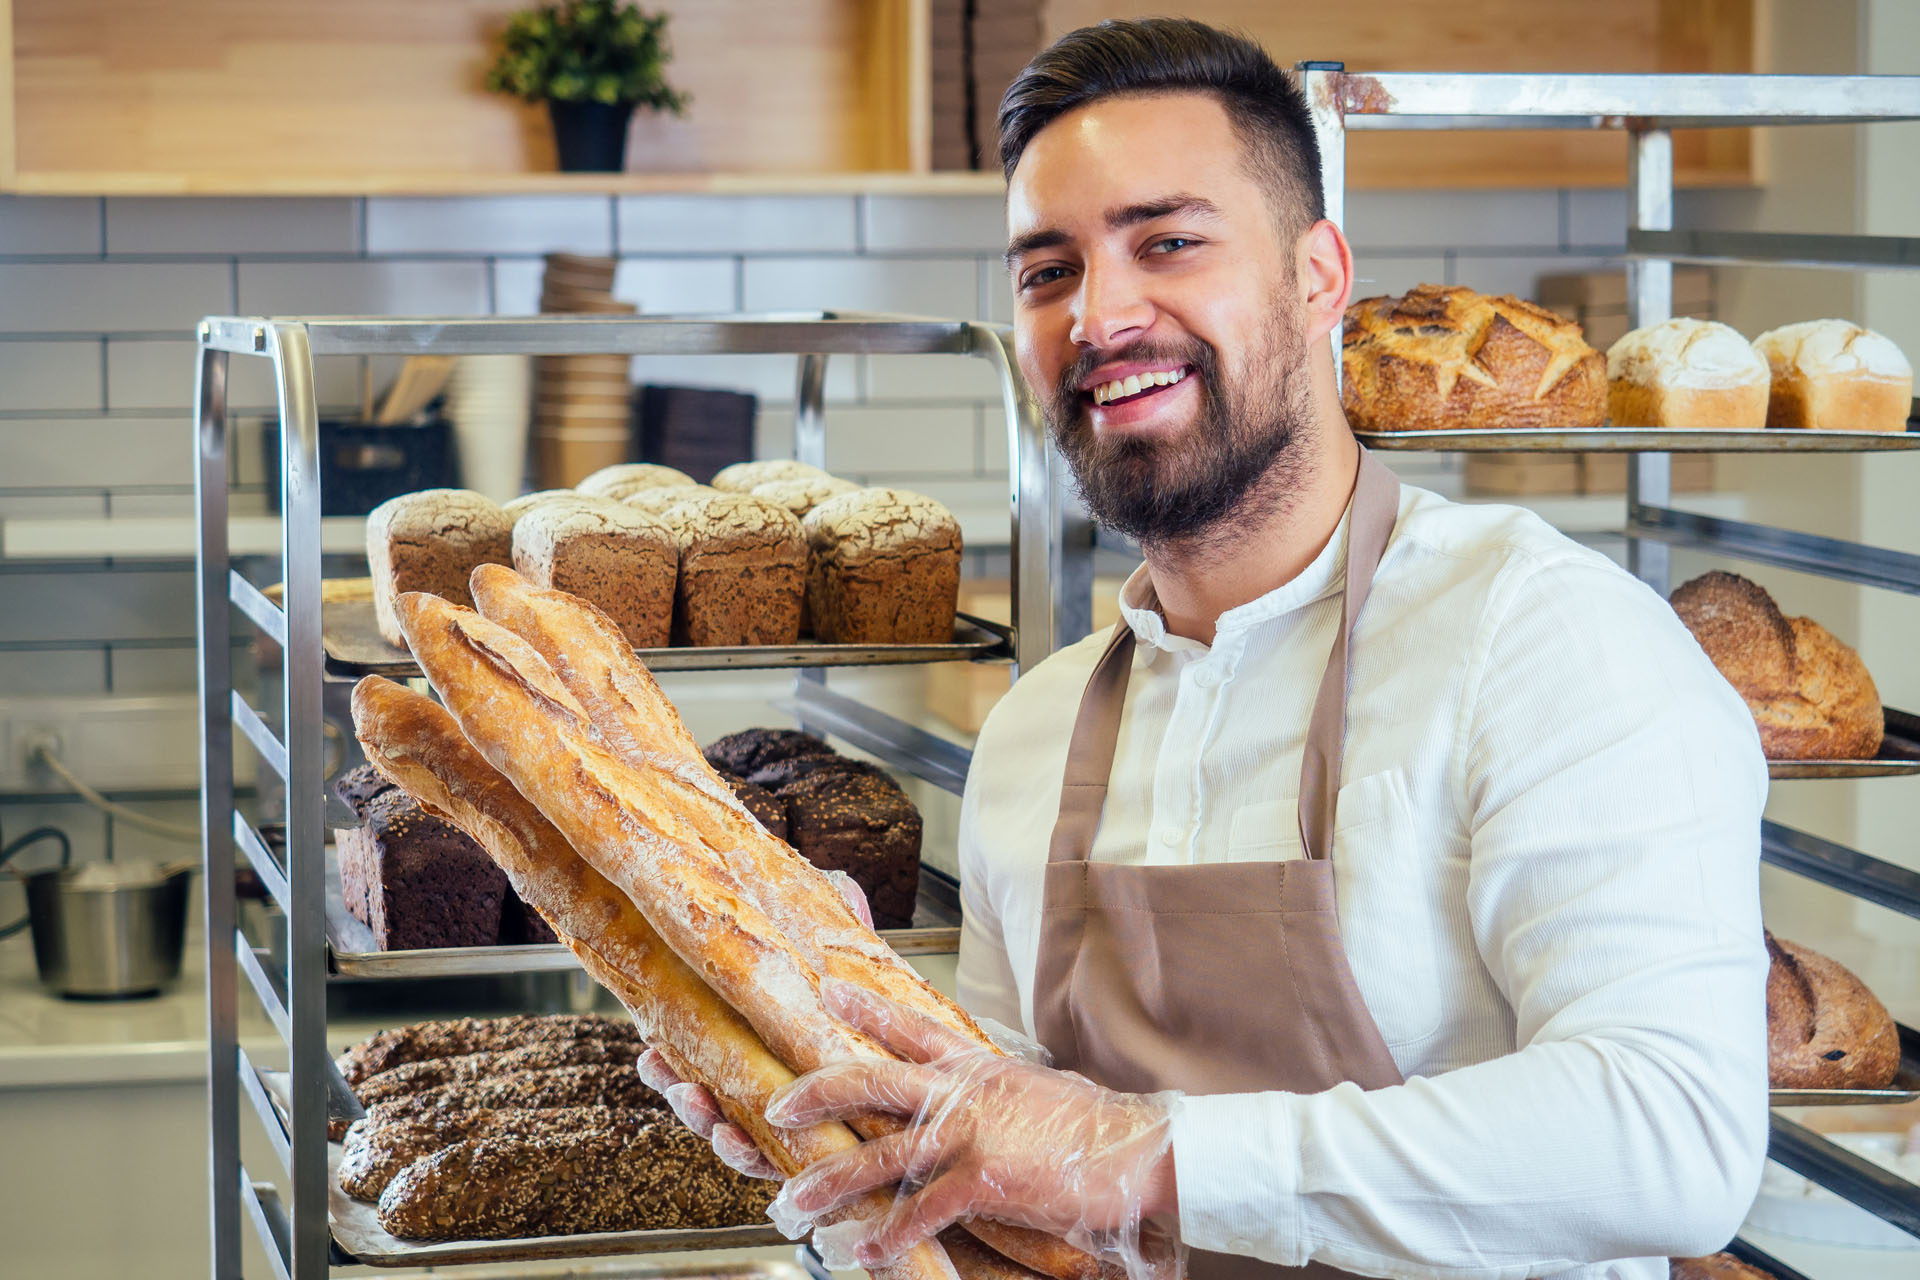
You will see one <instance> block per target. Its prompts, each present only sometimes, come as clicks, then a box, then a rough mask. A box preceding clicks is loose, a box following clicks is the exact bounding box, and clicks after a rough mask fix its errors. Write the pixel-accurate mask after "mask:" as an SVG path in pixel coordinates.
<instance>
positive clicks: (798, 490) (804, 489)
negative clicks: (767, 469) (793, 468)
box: [753, 476, 860, 516]
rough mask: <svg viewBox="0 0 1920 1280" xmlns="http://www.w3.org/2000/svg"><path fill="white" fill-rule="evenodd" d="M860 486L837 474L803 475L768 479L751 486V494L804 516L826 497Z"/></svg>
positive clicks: (835, 495) (838, 494) (848, 491)
mask: <svg viewBox="0 0 1920 1280" xmlns="http://www.w3.org/2000/svg"><path fill="white" fill-rule="evenodd" d="M859 487H860V486H859V485H857V484H855V483H854V482H853V481H851V480H842V479H841V478H840V477H839V476H803V477H801V478H799V479H796V480H769V481H767V482H766V483H765V484H757V485H755V486H753V496H754V497H756V498H765V499H766V500H767V501H768V502H777V503H779V504H780V505H781V506H783V507H785V508H786V509H787V510H789V511H791V512H793V514H795V515H796V516H804V515H806V514H807V512H809V511H811V510H813V509H814V508H815V507H817V506H819V505H820V504H821V503H823V502H825V501H826V500H827V499H828V498H835V497H838V496H840V495H841V494H843V493H852V492H853V491H854V490H856V489H858V488H859Z"/></svg>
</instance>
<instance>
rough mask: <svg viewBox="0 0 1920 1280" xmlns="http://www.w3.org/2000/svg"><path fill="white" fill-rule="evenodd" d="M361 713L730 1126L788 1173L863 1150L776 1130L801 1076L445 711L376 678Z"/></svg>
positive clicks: (426, 797)
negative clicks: (779, 1101) (782, 1099)
mask: <svg viewBox="0 0 1920 1280" xmlns="http://www.w3.org/2000/svg"><path fill="white" fill-rule="evenodd" d="M353 718H354V727H355V731H356V734H357V736H358V737H359V739H360V741H361V744H362V745H363V746H364V747H365V748H366V753H367V758H368V759H369V760H372V761H374V762H375V765H376V767H377V768H378V769H380V771H381V772H382V773H383V774H384V775H386V776H387V777H389V778H391V779H392V780H393V781H394V783H395V784H396V785H398V786H401V787H405V788H406V789H407V790H409V791H410V792H412V793H413V794H414V795H415V796H416V797H417V798H418V799H419V800H420V802H421V804H423V805H424V806H426V807H428V808H429V809H433V810H435V811H437V812H440V813H442V814H443V815H444V816H446V817H447V819H448V820H449V821H451V822H453V823H455V824H456V825H458V826H460V827H462V828H463V829H464V830H466V831H467V833H468V834H470V835H472V836H473V837H474V839H475V840H477V841H478V842H479V843H480V845H481V847H482V848H484V849H486V850H487V852H488V853H489V854H490V855H492V856H493V858H494V859H495V860H496V861H497V862H498V863H499V864H500V867H501V869H502V870H503V871H505V872H506V874H507V879H508V880H509V881H510V882H511V883H512V885H513V887H514V891H515V892H516V893H518V894H519V895H520V896H521V897H522V898H523V899H525V900H526V901H527V902H528V903H530V904H532V906H533V907H534V909H535V910H536V911H538V912H539V913H540V914H541V916H542V917H543V918H544V919H546V921H547V922H548V923H549V924H550V925H552V926H553V929H554V932H555V933H556V934H558V935H559V936H560V938H561V940H562V941H563V942H564V943H565V944H566V945H567V947H568V948H569V949H570V950H571V951H572V952H573V953H574V955H575V956H577V957H578V958H579V959H580V961H581V964H582V966H583V967H584V968H585V969H586V970H587V972H588V974H589V975H591V976H592V977H594V978H595V979H597V980H598V981H599V982H601V983H602V984H603V985H604V986H606V987H607V988H608V989H609V990H611V991H612V992H613V993H614V995H615V996H616V997H618V998H619V1000H620V1002H621V1003H622V1004H623V1005H625V1006H626V1007H627V1009H628V1011H629V1012H630V1013H631V1014H632V1015H633V1019H634V1021H635V1023H636V1024H637V1025H638V1026H639V1027H640V1028H641V1031H642V1034H643V1035H644V1036H645V1037H646V1038H647V1040H649V1041H650V1042H651V1043H652V1044H654V1045H655V1046H656V1047H657V1048H658V1049H659V1050H660V1052H661V1054H662V1055H663V1056H664V1057H666V1058H667V1060H668V1062H669V1064H670V1065H672V1067H673V1068H674V1070H675V1071H676V1072H678V1073H679V1074H680V1075H681V1077H682V1078H684V1079H687V1080H691V1081H695V1082H697V1083H699V1084H701V1085H703V1086H704V1087H706V1088H707V1089H708V1090H709V1091H711V1092H712V1093H713V1095H714V1097H715V1099H716V1100H717V1101H718V1102H719V1104H720V1106H721V1109H722V1110H723V1111H724V1112H725V1113H726V1115H727V1118H728V1119H729V1120H730V1121H732V1122H733V1123H735V1124H738V1125H740V1126H741V1127H742V1128H743V1129H745V1130H746V1131H747V1132H748V1133H749V1134H750V1135H751V1136H752V1137H753V1140H754V1142H755V1143H756V1144H758V1145H759V1147H760V1149H761V1150H762V1151H763V1152H765V1153H766V1154H767V1156H768V1158H769V1159H770V1160H772V1161H773V1163H774V1164H775V1166H776V1167H778V1168H779V1169H780V1171H781V1172H782V1173H783V1174H786V1175H788V1176H791V1175H792V1174H794V1173H797V1172H798V1171H799V1170H801V1169H803V1168H805V1167H806V1166H808V1165H810V1164H812V1163H813V1162H814V1161H816V1160H819V1159H822V1158H824V1157H826V1156H828V1155H832V1154H835V1153H836V1152H840V1151H846V1150H849V1149H851V1148H852V1147H853V1146H855V1145H856V1144H857V1142H858V1139H857V1138H855V1137H854V1135H853V1134H852V1132H851V1131H849V1130H848V1129H847V1128H846V1126H844V1125H840V1124H820V1125H814V1126H811V1127H810V1128H806V1129H800V1130H788V1129H778V1128H775V1127H774V1126H772V1125H769V1124H768V1123H767V1122H766V1120H765V1114H764V1113H765V1111H766V1102H767V1098H768V1097H769V1096H771V1094H772V1093H773V1091H774V1090H775V1089H778V1088H779V1087H781V1086H782V1085H784V1084H786V1083H787V1082H788V1081H790V1080H792V1079H793V1078H794V1075H793V1072H792V1071H791V1070H789V1069H788V1068H787V1067H786V1066H785V1065H784V1064H783V1063H782V1062H781V1061H780V1060H779V1059H778V1058H776V1057H775V1056H774V1055H773V1054H772V1053H770V1052H768V1050H767V1048H766V1046H765V1045H764V1044H763V1043H762V1042H761V1041H760V1039H759V1038H758V1037H757V1036H756V1035H755V1034H754V1032H753V1030H752V1028H751V1027H749V1026H748V1025H747V1023H746V1021H745V1020H744V1019H743V1018H741V1016H740V1015H739V1014H738V1013H736V1012H735V1011H734V1009H733V1008H732V1007H731V1006H729V1005H728V1004H727V1003H726V1002H725V1001H723V1000H722V999H720V997H719V996H717V995H716V994H715V993H714V992H713V990H712V988H710V987H709V986H708V985H707V984H706V983H705V982H704V981H703V980H702V979H701V978H700V976H699V975H698V974H697V973H695V972H694V971H693V969H691V968H690V967H689V966H688V965H687V964H686V963H685V962H683V961H682V960H681V959H680V957H679V956H677V955H675V954H674V952H673V951H672V950H671V949H670V948H669V947H668V946H667V945H666V943H665V942H664V941H663V940H662V939H661V937H660V935H659V934H658V933H657V932H655V930H654V929H653V927H652V926H651V925H650V924H648V923H647V920H646V918H645V917H644V916H643V915H642V914H641V913H640V912H639V911H638V910H637V909H636V908H635V907H634V905H633V903H632V902H631V901H630V900H629V899H628V898H627V897H626V896H625V895H624V894H622V893H621V892H620V890H619V889H618V888H616V887H615V886H614V885H613V884H612V883H611V882H610V881H608V880H607V879H606V877H604V876H602V875H601V874H600V873H599V872H598V871H596V870H595V869H594V868H593V867H592V866H590V865H588V863H587V862H586V861H585V860H584V859H583V858H581V857H580V856H579V855H578V854H577V853H575V851H574V849H573V848H572V847H571V846H570V845H569V844H568V843H567V839H566V837H565V836H564V835H563V834H562V833H561V832H560V831H559V829H557V828H556V827H555V826H554V824H553V823H552V822H550V821H548V820H547V819H546V818H545V817H544V816H542V815H541V813H540V811H539V810H538V809H536V808H535V807H534V806H533V804H531V803H530V802H529V801H528V800H527V799H526V798H524V797H523V796H522V795H521V794H520V793H519V791H517V790H516V789H515V788H514V786H513V784H512V783H511V782H509V781H508V780H507V779H506V778H505V777H503V776H502V775H501V774H500V773H498V772H497V771H495V770H494V769H493V767H492V766H491V765H489V764H488V763H487V762H486V760H485V759H484V758H482V756H481V754H480V753H479V752H478V751H476V750H475V749H474V748H473V746H472V745H470V744H469V743H468V742H467V740H466V739H465V738H464V737H462V736H461V733H460V730H459V727H458V726H457V725H456V723H455V722H454V718H453V717H452V716H451V715H449V714H448V713H447V711H446V710H445V709H444V708H442V707H440V706H439V705H437V704H436V703H434V702H433V701H432V700H431V699H428V698H426V697H423V696H421V695H420V694H417V693H414V692H413V691H411V690H409V689H406V688H404V687H402V686H400V685H397V684H395V683H393V682H392V681H390V680H384V679H381V678H380V677H378V676H368V677H367V678H366V679H364V680H362V681H361V682H360V683H359V685H358V686H356V687H355V689H354V691H353ZM887 1204H888V1197H886V1196H885V1195H884V1194H882V1193H875V1194H873V1195H871V1196H868V1197H866V1198H865V1199H863V1200H861V1201H859V1202H857V1203H856V1204H854V1205H852V1206H849V1207H848V1208H847V1209H846V1210H844V1211H843V1213H842V1215H835V1216H836V1217H838V1216H859V1217H862V1218H865V1217H869V1216H873V1215H876V1214H878V1213H880V1212H883V1211H884V1210H885V1209H886V1207H887ZM878 1274H880V1275H882V1276H883V1277H884V1278H885V1280H950V1278H951V1277H953V1276H954V1272H953V1269H952V1266H951V1264H949V1263H948V1262H947V1260H946V1256H945V1254H944V1253H943V1252H942V1251H941V1250H940V1249H939V1248H938V1246H935V1245H931V1244H928V1245H923V1246H921V1247H919V1248H918V1249H916V1250H914V1251H913V1252H912V1253H910V1254H909V1255H908V1256H907V1257H906V1258H904V1259H902V1260H901V1261H900V1262H898V1263H895V1264H894V1265H893V1266H890V1267H887V1268H883V1269H882V1270H881V1272H879V1273H878Z"/></svg>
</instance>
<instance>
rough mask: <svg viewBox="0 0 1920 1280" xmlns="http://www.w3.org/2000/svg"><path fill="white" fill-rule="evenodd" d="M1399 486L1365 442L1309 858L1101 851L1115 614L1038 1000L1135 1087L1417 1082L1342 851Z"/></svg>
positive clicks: (1309, 787)
mask: <svg viewBox="0 0 1920 1280" xmlns="http://www.w3.org/2000/svg"><path fill="white" fill-rule="evenodd" d="M1399 504H1400V483H1399V481H1398V480H1396V479H1395V478H1394V475H1393V473H1392V472H1390V471H1388V470H1387V468H1386V467H1385V466H1384V465H1382V464H1381V463H1380V462H1379V461H1377V460H1376V459H1375V458H1374V457H1373V455H1371V454H1369V453H1367V452H1366V451H1365V450H1362V451H1361V454H1360V473H1359V478H1358V480H1357V481H1356V482H1355V485H1354V494H1353V502H1352V507H1351V515H1350V516H1349V518H1348V533H1347V572H1346V591H1345V595H1344V597H1343V599H1342V602H1341V607H1340V630H1339V633H1338V635H1337V636H1336V637H1335V639H1334V642H1333V653H1332V657H1331V658H1330V659H1329V661H1328V663H1327V669H1326V673H1325V675H1324V676H1323V677H1322V678H1321V682H1320V691H1319V694H1318V696H1317V697H1316V698H1315V700H1314V704H1313V714H1312V718H1311V719H1310V720H1309V722H1308V727H1307V736H1306V745H1305V749H1304V751H1303V753H1302V758H1301V764H1300V802H1299V808H1300V841H1301V847H1302V848H1303V850H1304V851H1305V855H1306V856H1305V857H1304V858H1303V859H1299V860H1294V861H1287V862H1228V863H1209V864H1203V865H1197V866H1172V867H1169V866H1159V867H1146V866H1117V865H1113V864H1110V863H1099V862H1092V861H1090V860H1089V857H1088V855H1089V853H1090V851H1091V849H1092V847H1093V838H1094V833H1095V832H1096V831H1097V830H1098V829H1099V826H1100V809H1101V805H1102V802H1103V801H1104V800H1105V799H1106V794H1107V778H1108V775H1109V773H1110V772H1111V771H1112V768H1113V753H1114V744H1115V742H1116V741H1117V740H1118V738H1119V734H1120V718H1121V712H1122V709H1123V707H1124V706H1125V703H1126V693H1127V676H1128V673H1129V671H1130V670H1131V669H1132V666H1133V650H1134V638H1133V633H1132V632H1131V631H1130V630H1129V629H1128V628H1127V625H1126V623H1125V622H1124V621H1123V622H1121V623H1119V624H1118V625H1117V626H1115V628H1114V634H1113V642H1112V643H1111V644H1109V645H1108V646H1107V649H1106V652H1105V653H1104V654H1103V655H1102V656H1101V658H1100V661H1099V663H1098V665H1096V666H1095V667H1094V670H1093V675H1092V676H1091V677H1090V678H1089V679H1088V681H1087V690H1086V693H1085V695H1084V696H1083V697H1082V698H1081V701H1080V712H1079V715H1078V717H1077V719H1076V720H1075V722H1074V726H1073V738H1072V740H1071V745H1070V746H1069V748H1068V750H1067V766H1066V776H1065V779H1064V782H1063V784H1062V787H1061V793H1060V817H1059V820H1058V821H1057V822H1056V823H1055V825H1054V829H1053V841H1052V844H1051V847H1050V849H1049V851H1048V855H1047V870H1046V892H1045V895H1044V897H1043V899H1042V906H1041V921H1040V956H1039V963H1038V966H1037V968H1036V972H1035V977H1034V997H1033V1005H1034V1007H1033V1015H1034V1030H1035V1032H1036V1033H1037V1034H1038V1035H1039V1037H1040V1041H1041V1043H1043V1044H1045V1045H1046V1046H1047V1048H1048V1049H1050V1050H1051V1051H1052V1053H1053V1057H1054V1065H1056V1066H1059V1067H1062V1068H1066V1069H1068V1070H1072V1071H1078V1072H1080V1073H1081V1074H1082V1075H1085V1076H1087V1077H1089V1078H1091V1079H1093V1080H1095V1081H1098V1082H1099V1083H1101V1084H1104V1085H1106V1086H1107V1087H1109V1088H1112V1089H1120V1090H1123V1091H1126V1092H1129V1093H1145V1092H1150V1091H1152V1090H1156V1089H1180V1090H1184V1091H1185V1092H1187V1093H1194V1094H1208V1093H1251V1092H1259V1091H1264V1090H1286V1091H1288V1092H1292V1093H1319V1092H1321V1091H1322V1090H1325V1089H1330V1088H1332V1087H1333V1086H1334V1085H1336V1084H1340V1083H1342V1082H1343V1081H1348V1080H1351V1081H1354V1082H1355V1083H1357V1084H1358V1085H1359V1086H1360V1087H1361V1088H1363V1089H1378V1088H1382V1087H1384V1086H1387V1085H1395V1084H1399V1083H1401V1077H1400V1071H1399V1068H1398V1067H1396V1066H1395V1065H1394V1061H1393V1058H1392V1056H1391V1055H1390V1054H1389V1053H1388V1052H1387V1045H1386V1041H1385V1040H1384V1039H1382V1037H1381V1035H1380V1029H1379V1028H1378V1027H1376V1026H1375V1025H1374V1021H1373V1016H1372V1015H1371V1014H1370V1013H1368V1012H1367V1006H1366V1004H1365V1003H1364V1002H1363V1001H1362V1000H1361V998H1360V991H1359V989H1358V988H1357V987H1356V986H1355V985H1354V981H1353V972H1352V970H1351V969H1349V968H1348V966H1347V954H1346V950H1345V948H1344V947H1343V946H1342V945H1341V942H1340V922H1339V920H1338V919H1337V917H1336V916H1335V914H1334V895H1333V864H1332V863H1331V862H1330V861H1328V854H1329V853H1330V852H1331V849H1332V844H1333V827H1334V805H1335V802H1336V800H1337V798H1338V795H1339V791H1340V763H1341V747H1342V743H1343V741H1344V738H1345V732H1346V694H1347V665H1348V664H1347V650H1348V641H1349V639H1350V637H1351V635H1352V632H1353V624H1354V619H1355V618H1357V617H1358V616H1359V614H1360V609H1361V607H1362V606H1363V605H1364V604H1365V603H1366V599H1367V589H1368V587H1369V586H1371V584H1372V582H1373V572H1374V569H1375V568H1376V567H1377V566H1378V565H1379V563H1380V557H1381V556H1382V554H1384V552H1385V551H1386V546H1387V540H1388V538H1389V537H1390V536H1391V534H1392V532H1393V525H1394V521H1395V519H1396V517H1397V516H1398V513H1399ZM1250 978H1253V979H1255V980H1254V981H1249V979H1250ZM1275 1211H1276V1212H1279V1211H1280V1206H1275ZM1188 1272H1189V1274H1190V1275H1192V1276H1193V1277H1195V1280H1252V1278H1253V1277H1275V1276H1281V1275H1302V1276H1337V1275H1342V1274H1344V1273H1342V1272H1339V1271H1336V1270H1335V1269H1333V1268H1331V1267H1326V1266H1322V1265H1320V1264H1317V1263H1316V1264H1310V1265H1308V1266H1307V1267H1305V1268H1298V1269H1296V1268H1291V1267H1277V1266H1273V1265H1271V1264H1268V1263H1264V1262H1260V1261H1257V1260H1255V1259H1252V1258H1246V1257H1240V1256H1235V1255H1229V1254H1217V1253H1202V1252H1200V1251H1198V1250H1196V1251H1194V1252H1193V1253H1191V1254H1190V1256H1189V1259H1188Z"/></svg>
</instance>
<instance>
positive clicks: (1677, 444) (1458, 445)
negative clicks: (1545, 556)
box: [1353, 427, 1920, 453]
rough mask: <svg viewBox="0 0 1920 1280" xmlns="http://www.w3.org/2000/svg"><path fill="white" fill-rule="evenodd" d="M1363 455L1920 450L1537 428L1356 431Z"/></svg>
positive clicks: (1878, 443) (1915, 444) (1891, 441)
mask: <svg viewBox="0 0 1920 1280" xmlns="http://www.w3.org/2000/svg"><path fill="white" fill-rule="evenodd" d="M1353 434H1354V435H1355V436H1356V437H1358V438H1359V440H1360V443H1361V444H1364V445H1366V446H1367V447H1368V448H1369V449H1402V450H1444V451H1448V452H1454V453H1532V452H1540V453H1557V452H1569V451H1570V452H1577V453H1873V452H1879V451H1882V450H1891V449H1920V431H1913V430H1908V431H1811V430H1805V429H1790V428H1781V427H1773V428H1744V429H1740V430H1719V429H1713V428H1704V427H1702V428H1694V429H1690V430H1669V429H1667V428H1664V427H1543V428H1514V429H1510V430H1501V429H1493V430H1466V431H1356V432H1354V433H1353Z"/></svg>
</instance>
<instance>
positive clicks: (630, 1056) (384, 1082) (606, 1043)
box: [353, 1036, 636, 1106]
mask: <svg viewBox="0 0 1920 1280" xmlns="http://www.w3.org/2000/svg"><path fill="white" fill-rule="evenodd" d="M635 1056H636V1055H635V1053H634V1051H633V1042H632V1041H631V1040H601V1039H597V1038H594V1037H591V1036H582V1037H579V1038H577V1039H557V1040H541V1041H537V1042H536V1043H533V1044H523V1045H517V1046H515V1047H514V1048H511V1049H487V1050H482V1051H481V1052H478V1053H463V1054H461V1055H460V1056H459V1057H455V1058H430V1059H428V1060H427V1061H425V1062H405V1063H402V1064H400V1065H399V1066H397V1067H391V1068H389V1069H388V1070H386V1071H382V1072H381V1073H380V1074H378V1075H374V1076H368V1077H367V1078H366V1079H365V1080H362V1081H361V1082H360V1083H358V1084H356V1085H354V1086H353V1094H354V1096H355V1097H356V1098H359V1099H360V1101H361V1102H362V1103H364V1104H365V1105H367V1106H372V1105H374V1104H375V1103H377V1102H385V1101H387V1100H388V1099H389V1098H404V1097H406V1096H407V1095H408V1094H410V1093H424V1092H426V1091H427V1090H428V1089H438V1088H440V1087H441V1086H442V1085H449V1084H466V1083H468V1082H470V1081H474V1080H486V1079H490V1078H492V1077H494V1076H501V1075H508V1074H510V1073H512V1072H515V1071H550V1070H552V1069H553V1068H555V1067H592V1066H609V1065H618V1064H620V1063H630V1062H632V1061H633V1060H634V1058H635Z"/></svg>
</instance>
